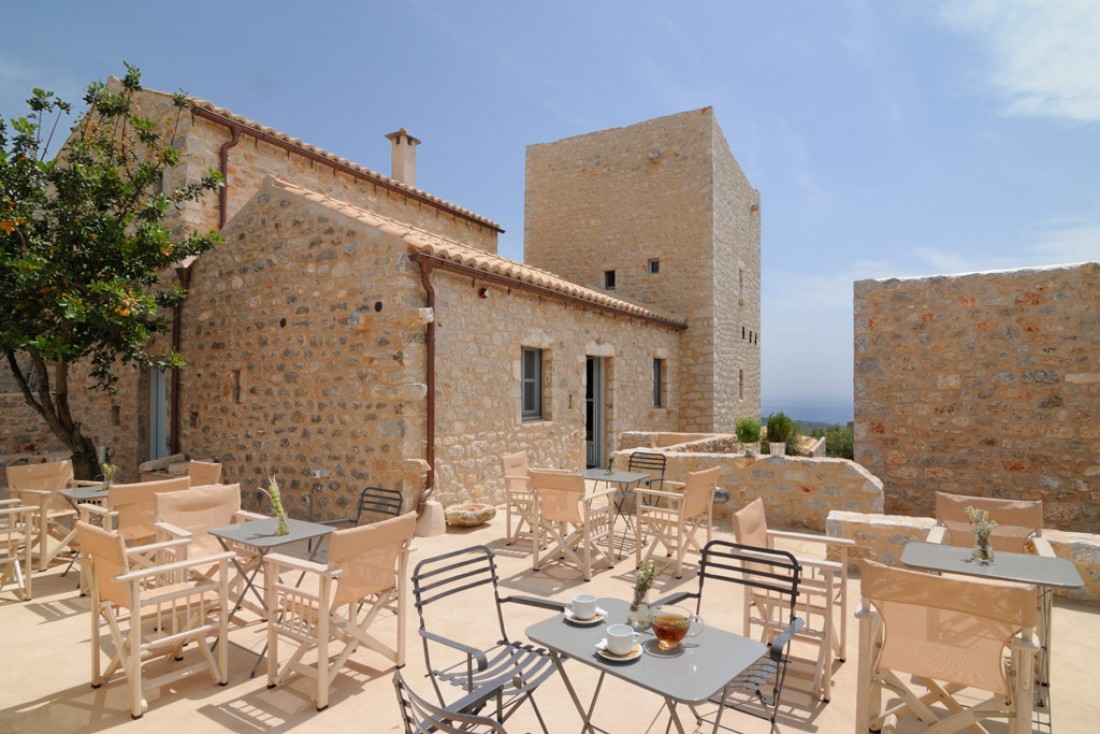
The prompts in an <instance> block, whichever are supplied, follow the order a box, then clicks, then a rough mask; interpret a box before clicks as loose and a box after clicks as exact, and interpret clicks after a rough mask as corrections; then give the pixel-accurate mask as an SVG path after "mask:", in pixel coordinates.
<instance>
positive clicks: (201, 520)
mask: <svg viewBox="0 0 1100 734" xmlns="http://www.w3.org/2000/svg"><path fill="white" fill-rule="evenodd" d="M154 503H155V508H156V518H157V521H156V524H155V527H156V529H157V540H159V541H164V540H172V539H180V538H183V539H186V540H187V541H188V543H187V545H186V546H184V548H185V550H186V553H187V556H186V557H187V558H191V559H194V558H204V557H207V556H216V555H219V554H221V553H223V552H225V550H226V549H225V548H223V547H222V544H221V543H220V542H218V539H217V538H215V537H214V536H213V535H210V533H208V532H207V531H208V530H210V529H211V528H221V527H225V526H227V525H232V524H234V523H238V522H245V521H248V520H263V519H264V518H265V516H264V515H260V514H258V513H255V512H247V511H245V510H242V509H241V485H239V484H211V485H208V486H205V487H192V488H191V489H189V490H188V491H186V492H157V493H155V495H154ZM230 550H231V551H232V552H233V554H234V558H233V562H234V567H235V568H236V570H237V573H236V574H231V575H232V577H233V580H232V581H231V583H230V586H231V587H232V590H233V593H234V596H240V593H239V592H240V584H243V583H245V576H247V575H249V574H254V573H255V572H256V570H257V564H258V563H259V556H258V555H257V554H256V553H255V551H254V550H253V549H251V548H247V547H237V548H230ZM211 570H212V569H211ZM204 571H205V570H204V569H201V568H200V569H195V571H194V572H195V573H201V572H204ZM242 601H243V600H242ZM254 611H257V612H261V613H262V611H263V610H262V607H256V608H255V609H254Z"/></svg>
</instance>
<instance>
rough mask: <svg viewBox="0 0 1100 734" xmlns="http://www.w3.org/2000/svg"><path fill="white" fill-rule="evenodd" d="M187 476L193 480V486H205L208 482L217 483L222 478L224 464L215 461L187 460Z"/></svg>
mask: <svg viewBox="0 0 1100 734" xmlns="http://www.w3.org/2000/svg"><path fill="white" fill-rule="evenodd" d="M187 476H188V478H190V480H191V486H192V487H204V486H206V485H207V484H217V483H219V482H220V481H221V480H222V465H221V464H219V463H217V462H213V461H195V460H194V459H192V460H191V461H189V462H187Z"/></svg>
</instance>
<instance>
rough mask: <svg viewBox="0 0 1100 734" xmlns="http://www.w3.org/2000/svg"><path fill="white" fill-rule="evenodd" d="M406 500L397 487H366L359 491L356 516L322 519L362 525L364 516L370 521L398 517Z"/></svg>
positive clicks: (327, 521)
mask: <svg viewBox="0 0 1100 734" xmlns="http://www.w3.org/2000/svg"><path fill="white" fill-rule="evenodd" d="M404 502H405V497H404V496H403V495H402V494H401V492H400V491H398V490H396V489H387V488H385V487H366V488H364V489H363V491H362V492H360V493H359V502H358V504H357V505H356V509H355V517H353V518H352V517H346V518H342V519H340V520H322V521H321V523H322V524H324V525H361V524H362V523H363V518H364V517H366V518H367V519H368V520H369V521H370V522H377V521H378V520H385V519H387V518H390V517H397V516H398V515H400V514H401V506H402V505H403V504H404Z"/></svg>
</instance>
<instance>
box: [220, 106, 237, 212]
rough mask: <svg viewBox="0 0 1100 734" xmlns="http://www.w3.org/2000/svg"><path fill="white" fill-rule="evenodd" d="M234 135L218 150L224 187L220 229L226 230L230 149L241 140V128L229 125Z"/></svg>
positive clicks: (221, 200) (221, 198)
mask: <svg viewBox="0 0 1100 734" xmlns="http://www.w3.org/2000/svg"><path fill="white" fill-rule="evenodd" d="M228 127H229V130H230V132H232V133H233V137H231V138H230V139H229V140H228V141H226V142H225V143H223V144H222V147H221V148H220V149H219V150H218V168H219V170H220V171H221V174H222V187H221V188H220V189H218V229H219V230H220V229H224V228H225V223H226V221H228V219H229V149H230V148H232V147H234V146H235V145H236V144H237V143H238V142H240V140H241V126H240V125H229V126H228Z"/></svg>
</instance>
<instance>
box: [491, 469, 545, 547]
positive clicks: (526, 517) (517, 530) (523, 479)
mask: <svg viewBox="0 0 1100 734" xmlns="http://www.w3.org/2000/svg"><path fill="white" fill-rule="evenodd" d="M500 465H501V469H502V470H503V472H504V494H505V501H506V503H507V504H505V516H504V517H505V525H504V527H505V532H506V533H507V535H506V538H505V545H512V544H513V543H515V542H516V541H517V540H519V538H520V536H521V534H522V533H523V527H524V526H525V525H526V526H527V534H528V535H529V536H530V537H531V542H532V543H534V537H535V503H536V502H537V501H538V497H537V496H536V495H535V493H534V492H533V491H531V486H530V484H529V483H528V467H527V452H526V451H520V452H518V453H515V454H508V455H506V456H502V457H501V458H500ZM513 525H514V527H513Z"/></svg>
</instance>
